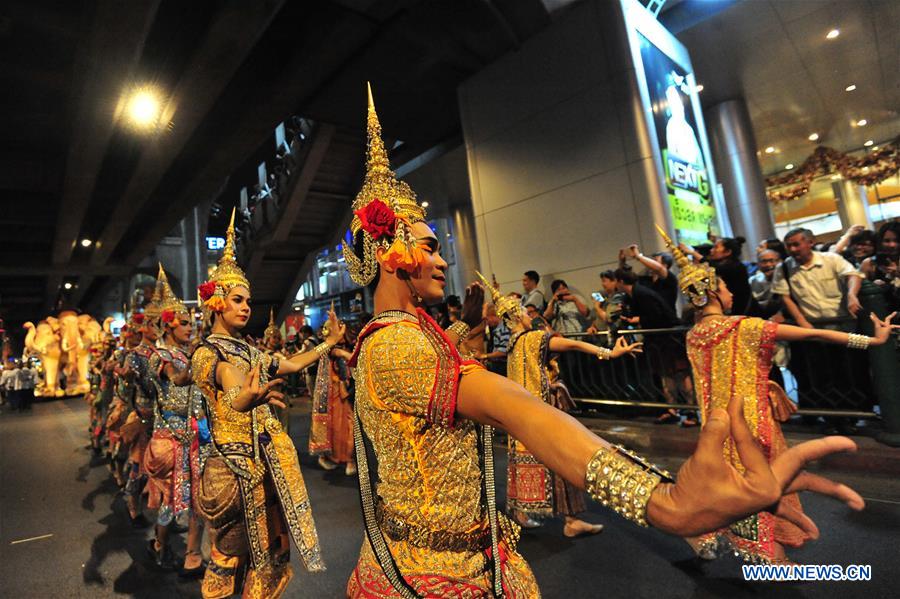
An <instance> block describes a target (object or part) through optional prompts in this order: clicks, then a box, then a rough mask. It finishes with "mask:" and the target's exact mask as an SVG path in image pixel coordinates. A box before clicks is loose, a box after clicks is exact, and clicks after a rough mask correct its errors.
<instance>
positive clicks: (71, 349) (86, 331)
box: [25, 310, 103, 397]
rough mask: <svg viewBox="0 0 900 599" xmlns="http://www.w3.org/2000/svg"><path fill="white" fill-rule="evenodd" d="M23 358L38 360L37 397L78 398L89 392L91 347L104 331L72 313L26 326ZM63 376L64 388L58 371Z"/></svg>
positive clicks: (26, 324) (99, 339)
mask: <svg viewBox="0 0 900 599" xmlns="http://www.w3.org/2000/svg"><path fill="white" fill-rule="evenodd" d="M25 328H26V329H28V333H27V335H26V336H25V351H26V354H30V355H36V356H38V357H40V359H41V363H42V364H43V367H44V383H43V385H39V386H38V387H37V389H35V394H36V395H38V396H40V397H62V396H64V395H81V394H84V393H87V392H88V391H90V390H91V383H90V381H89V380H88V372H89V370H90V359H91V345H93V344H94V343H98V342H100V341H101V340H102V335H103V328H102V327H101V325H100V323H98V322H97V321H96V320H94V318H93V317H92V316H90V315H88V314H82V315H80V316H79V315H78V314H77V313H76V312H73V311H71V310H65V311H63V312H60V313H59V315H58V317H53V316H50V317H48V318H47V319H45V320H42V321H41V322H39V323H38V324H37V326H35V325H34V324H33V323H30V322H26V323H25ZM61 368H62V372H64V373H65V375H66V388H65V389H61V388H60V386H59V375H60V369H61Z"/></svg>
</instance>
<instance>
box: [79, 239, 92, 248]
mask: <svg viewBox="0 0 900 599" xmlns="http://www.w3.org/2000/svg"><path fill="white" fill-rule="evenodd" d="M92 243H94V242H93V241H91V240H90V239H87V238H85V239H82V240H81V247H83V248H89V247H91V244H92Z"/></svg>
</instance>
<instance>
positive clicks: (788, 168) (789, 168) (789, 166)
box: [784, 164, 794, 171]
mask: <svg viewBox="0 0 900 599" xmlns="http://www.w3.org/2000/svg"><path fill="white" fill-rule="evenodd" d="M792 168H794V165H793V164H789V165H787V166H786V167H784V170H786V171H789V170H791V169H792Z"/></svg>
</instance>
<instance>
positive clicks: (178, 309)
mask: <svg viewBox="0 0 900 599" xmlns="http://www.w3.org/2000/svg"><path fill="white" fill-rule="evenodd" d="M157 286H159V287H161V291H160V300H159V310H160V315H161V317H162V321H163V322H173V321H174V320H175V315H176V314H188V309H187V306H185V305H184V302H182V301H181V300H180V299H178V297H177V296H176V295H175V292H174V291H172V286H171V285H169V278H168V277H167V276H166V271H165V270H164V269H163V267H162V264H160V265H159V276H158V277H157Z"/></svg>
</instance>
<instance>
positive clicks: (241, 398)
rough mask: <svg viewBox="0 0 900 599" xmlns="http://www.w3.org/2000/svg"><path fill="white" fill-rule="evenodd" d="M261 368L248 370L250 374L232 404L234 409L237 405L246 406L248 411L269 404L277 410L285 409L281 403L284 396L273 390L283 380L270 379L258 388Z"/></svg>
mask: <svg viewBox="0 0 900 599" xmlns="http://www.w3.org/2000/svg"><path fill="white" fill-rule="evenodd" d="M261 368H262V366H257V367H256V368H252V369H251V370H250V373H249V374H248V376H247V377H246V378H245V379H244V383H243V384H242V385H241V390H240V392H239V393H238V395H237V397H236V398H235V401H234V402H233V405H234V406H235V407H236V406H239V405H240V406H248V408H247V409H248V410H249V409H250V408H255V407H256V406H261V405H263V404H270V405H273V406H276V407H279V408H284V407H285V405H284V402H283V401H282V400H283V399H284V394H283V393H281V392H280V391H277V390H276V389H275V387H277V386H279V385H281V383H283V382H284V380H283V379H272V380H271V381H269V382H268V383H266V384H265V385H262V386H260V384H259V378H260V369H261ZM236 409H237V408H236Z"/></svg>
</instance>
